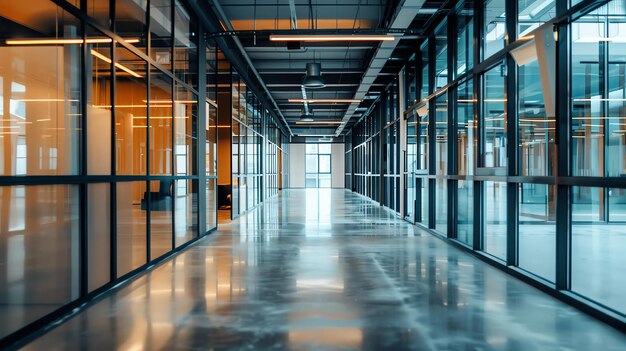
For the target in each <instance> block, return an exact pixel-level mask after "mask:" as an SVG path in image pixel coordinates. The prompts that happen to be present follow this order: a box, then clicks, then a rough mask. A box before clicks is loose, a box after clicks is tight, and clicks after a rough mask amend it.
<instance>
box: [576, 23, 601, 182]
mask: <svg viewBox="0 0 626 351" xmlns="http://www.w3.org/2000/svg"><path fill="white" fill-rule="evenodd" d="M605 31H606V26H605V24H604V23H603V22H602V20H601V19H600V18H598V17H597V16H596V15H594V14H590V15H587V16H585V17H583V18H581V19H579V20H577V21H575V22H574V23H572V26H571V33H572V41H571V50H572V55H571V57H572V64H571V66H572V73H571V80H572V83H571V84H572V85H571V94H572V175H574V176H603V175H604V164H603V162H602V160H603V159H604V138H605V119H604V118H603V117H604V116H605V114H604V113H603V109H605V108H606V102H603V101H602V98H603V96H602V95H601V90H600V89H601V88H602V85H603V82H604V77H602V76H601V75H600V67H602V66H603V63H602V60H601V54H600V51H601V50H600V47H601V46H604V45H607V44H606V43H604V42H601V40H600V38H604V37H605Z"/></svg>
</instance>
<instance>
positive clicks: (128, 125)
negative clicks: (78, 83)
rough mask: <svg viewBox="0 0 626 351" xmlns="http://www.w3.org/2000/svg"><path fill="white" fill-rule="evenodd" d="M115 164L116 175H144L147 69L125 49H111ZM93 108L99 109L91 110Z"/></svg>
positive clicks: (144, 63) (146, 151) (145, 163)
mask: <svg viewBox="0 0 626 351" xmlns="http://www.w3.org/2000/svg"><path fill="white" fill-rule="evenodd" d="M115 50H116V51H115V55H116V57H115V60H116V62H117V63H116V65H115V66H116V71H115V163H116V165H115V166H116V171H117V174H119V175H146V174H147V172H148V171H147V159H148V146H147V142H148V138H147V135H148V119H147V117H146V116H147V115H148V109H147V106H148V103H147V102H148V100H147V99H148V89H147V82H146V72H147V65H146V62H145V61H144V60H142V59H140V58H139V57H138V56H137V55H135V54H133V53H132V52H130V51H129V50H128V49H126V48H123V47H120V46H118V47H117V48H116V49H115ZM94 107H95V108H102V107H98V106H94Z"/></svg>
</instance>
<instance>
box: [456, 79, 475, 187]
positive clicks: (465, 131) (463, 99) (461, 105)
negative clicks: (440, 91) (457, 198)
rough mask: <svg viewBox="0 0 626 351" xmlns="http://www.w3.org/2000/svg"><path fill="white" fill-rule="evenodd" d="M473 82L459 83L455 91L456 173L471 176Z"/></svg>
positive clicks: (473, 141) (473, 165) (472, 171)
mask: <svg viewBox="0 0 626 351" xmlns="http://www.w3.org/2000/svg"><path fill="white" fill-rule="evenodd" d="M473 85H474V84H473V81H472V80H470V81H467V82H465V83H461V84H460V85H459V88H458V90H457V95H458V99H457V104H456V111H457V119H458V120H457V157H458V173H459V174H460V175H473V174H474V168H475V167H476V139H477V136H476V131H477V130H476V121H475V120H474V98H473V96H474V87H473Z"/></svg>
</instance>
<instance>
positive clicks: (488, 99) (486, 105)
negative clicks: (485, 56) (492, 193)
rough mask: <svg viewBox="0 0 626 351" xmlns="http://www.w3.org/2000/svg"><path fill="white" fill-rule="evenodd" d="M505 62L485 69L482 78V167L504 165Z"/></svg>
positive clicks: (505, 141) (505, 159)
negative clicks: (483, 136)
mask: <svg viewBox="0 0 626 351" xmlns="http://www.w3.org/2000/svg"><path fill="white" fill-rule="evenodd" d="M504 67H505V63H504V62H502V64H500V65H498V66H495V67H494V68H492V69H490V70H489V71H487V72H486V73H485V74H484V76H483V78H484V80H483V82H484V89H483V90H484V97H483V98H484V100H483V122H484V123H483V126H484V133H485V139H484V145H483V146H484V156H483V157H484V159H483V162H484V164H483V165H484V167H506V165H507V164H506V163H507V158H506V157H507V155H506V148H507V139H506V99H505V97H504V92H505V90H506V89H505V87H506V85H505V81H506V77H505V75H504Z"/></svg>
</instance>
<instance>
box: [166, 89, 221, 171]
mask: <svg viewBox="0 0 626 351" xmlns="http://www.w3.org/2000/svg"><path fill="white" fill-rule="evenodd" d="M209 106H210V105H209ZM209 106H207V107H209ZM211 107H212V106H211ZM174 115H175V117H174V135H175V136H174V143H175V148H174V152H175V160H174V167H175V168H174V173H175V174H176V175H196V174H198V169H197V164H196V162H197V161H196V158H197V157H196V150H197V147H198V146H197V145H198V142H197V139H198V137H197V131H196V128H197V126H198V122H197V120H198V97H197V96H196V95H195V94H193V93H192V92H191V90H189V89H187V88H184V87H183V86H181V85H179V84H177V85H176V99H175V100H174ZM207 122H211V121H210V120H209V121H207ZM207 128H209V127H207ZM209 130H210V132H212V133H214V131H215V129H214V128H209ZM207 141H208V142H210V139H208V140H207ZM207 146H208V147H209V149H207V152H211V149H212V147H213V145H212V144H208V145H207ZM207 161H212V160H207ZM211 166H212V165H209V164H207V167H211Z"/></svg>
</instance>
